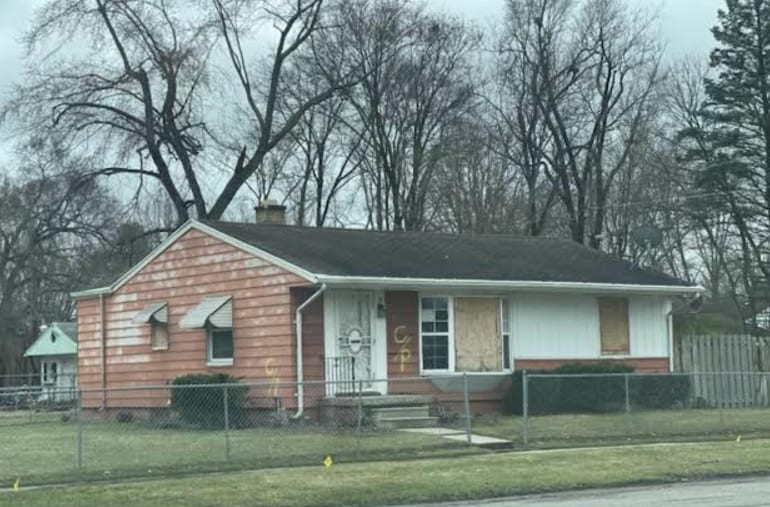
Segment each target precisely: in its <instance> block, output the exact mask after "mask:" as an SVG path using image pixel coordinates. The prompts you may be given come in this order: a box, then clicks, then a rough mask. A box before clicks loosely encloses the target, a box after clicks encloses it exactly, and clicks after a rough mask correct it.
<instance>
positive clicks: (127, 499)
mask: <svg viewBox="0 0 770 507" xmlns="http://www.w3.org/2000/svg"><path fill="white" fill-rule="evenodd" d="M768 472H770V440H752V441H746V440H743V441H741V442H740V443H736V442H735V441H734V440H733V441H729V442H709V443H699V444H672V445H666V446H648V447H637V448H634V449H633V450H631V449H629V448H601V449H578V450H559V451H547V452H536V453H507V454H497V455H483V456H468V457H461V458H454V459H440V460H439V459H429V460H420V461H408V462H400V463H398V462H387V463H359V464H341V465H334V466H332V467H331V468H329V469H325V468H323V467H322V466H316V467H303V468H296V469H281V470H264V471H258V472H237V473H229V474H215V475H208V476H199V477H188V478H183V479H163V480H155V481H149V480H145V481H141V482H131V483H125V484H117V485H112V486H108V487H107V486H105V485H96V486H70V487H58V488H54V489H42V490H30V491H24V490H23V489H22V491H21V492H19V493H10V492H5V493H2V492H0V505H13V506H14V507H33V506H34V507H38V506H44V505H56V506H57V507H76V506H78V507H79V506H82V505H109V506H111V507H129V506H131V507H133V506H136V505H142V506H143V507H182V506H185V507H214V506H227V507H247V506H248V507H253V506H258V505H270V506H275V507H304V506H308V507H309V506H315V507H337V506H343V505H361V506H368V505H385V504H398V503H407V502H408V503H412V502H427V501H440V500H468V499H472V498H485V497H493V496H504V495H515V494H520V493H530V492H542V491H554V490H564V489H572V488H585V487H594V486H615V485H622V484H629V483H633V484H638V483H644V482H657V481H672V480H677V479H682V478H701V477H709V476H720V475H735V474H756V473H768ZM22 486H23V484H22ZM53 499H55V501H54V500H53Z"/></svg>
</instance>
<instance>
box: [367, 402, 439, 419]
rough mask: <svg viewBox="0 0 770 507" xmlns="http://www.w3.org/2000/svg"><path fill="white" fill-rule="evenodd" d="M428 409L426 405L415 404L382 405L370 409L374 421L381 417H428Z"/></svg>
mask: <svg viewBox="0 0 770 507" xmlns="http://www.w3.org/2000/svg"><path fill="white" fill-rule="evenodd" d="M428 412H429V409H428V406H427V405H416V406H410V407H382V408H373V409H371V414H372V419H374V421H375V422H378V421H380V420H381V419H404V418H408V417H428V416H429V415H430V414H429V413H428Z"/></svg>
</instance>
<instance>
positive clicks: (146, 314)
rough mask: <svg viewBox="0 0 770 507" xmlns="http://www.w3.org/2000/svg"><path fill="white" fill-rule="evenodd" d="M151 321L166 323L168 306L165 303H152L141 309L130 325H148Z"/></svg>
mask: <svg viewBox="0 0 770 507" xmlns="http://www.w3.org/2000/svg"><path fill="white" fill-rule="evenodd" d="M151 320H155V321H156V322H162V323H164V324H167V323H168V304H167V303H166V302H165V301H162V302H159V303H152V304H149V305H147V306H145V307H144V308H142V309H141V311H140V312H139V313H137V314H136V315H135V316H134V318H133V319H132V320H131V323H132V324H148V323H149V322H150V321H151Z"/></svg>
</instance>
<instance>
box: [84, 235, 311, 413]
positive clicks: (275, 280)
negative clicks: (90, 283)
mask: <svg viewBox="0 0 770 507" xmlns="http://www.w3.org/2000/svg"><path fill="white" fill-rule="evenodd" d="M305 284H307V282H306V281H305V280H304V279H302V278H300V277H299V276H297V275H295V274H293V273H290V272H288V271H286V270H284V269H283V268H280V267H277V266H275V265H272V264H270V263H268V262H265V261H264V260H262V259H258V258H256V257H254V256H253V255H251V254H249V253H246V252H244V251H242V250H240V249H238V248H236V247H233V246H230V245H228V244H226V243H224V242H222V241H220V240H219V239H216V238H213V237H210V236H208V235H207V234H205V233H202V232H200V231H197V230H194V229H193V230H190V231H188V232H187V233H185V234H184V235H183V236H181V237H180V238H179V239H178V240H177V241H176V242H174V243H173V244H171V245H170V246H169V247H168V248H167V249H166V250H165V251H164V252H162V253H161V254H160V255H158V256H157V257H156V258H155V259H153V260H152V262H150V263H149V264H147V265H146V266H145V267H144V268H143V269H142V270H141V271H139V272H138V273H136V274H135V276H134V277H132V278H130V279H129V280H128V281H127V282H126V283H125V284H124V285H122V286H121V287H120V288H119V289H118V290H117V291H115V293H113V294H110V295H106V296H104V314H105V332H106V358H105V359H106V361H105V362H106V381H107V385H108V386H109V387H124V386H141V385H164V384H166V383H167V382H170V381H171V380H173V379H174V378H175V377H177V376H180V375H186V374H189V373H204V372H206V371H210V370H216V371H221V372H225V373H228V374H230V375H233V376H235V377H238V378H242V379H243V380H244V381H254V382H270V381H274V380H275V379H280V381H282V382H292V381H294V380H295V377H296V372H295V369H294V350H295V349H294V343H295V338H294V328H293V314H292V313H291V309H292V308H291V305H290V302H291V293H290V290H291V288H292V287H295V286H301V285H305ZM223 295H228V296H232V310H233V347H234V362H233V366H231V367H217V368H209V367H207V366H206V331H205V330H204V329H181V328H180V327H179V321H180V319H181V318H182V317H183V316H184V315H185V314H186V313H187V312H189V311H190V310H191V309H193V308H195V307H196V306H197V305H198V304H199V303H200V302H201V300H202V299H203V298H204V297H206V296H223ZM153 301H165V302H167V303H168V321H169V345H168V350H163V351H153V350H152V348H151V343H150V333H151V326H150V325H148V324H133V323H132V322H131V321H132V319H133V318H134V317H135V316H136V314H137V312H139V311H141V310H142V309H143V308H145V307H146V306H147V304H149V303H151V302H153ZM99 304H100V299H99V297H98V296H97V297H92V298H87V299H79V300H78V332H79V335H80V336H81V337H82V338H81V339H80V343H79V348H80V353H79V354H78V363H79V364H78V371H79V373H80V385H81V387H82V388H83V389H85V390H88V389H99V388H101V387H102V358H101V346H102V345H101V341H100V338H101V332H100V325H99V314H100V312H99ZM288 391H293V390H292V389H288V390H287V393H283V392H281V394H282V395H283V394H286V396H291V393H290V392H288ZM161 398H163V397H159V396H152V397H150V398H149V399H148V402H149V403H150V404H151V406H160V405H158V403H161V401H162V402H163V403H165V401H163V400H162V399H161ZM100 399H101V394H99V395H98V396H84V405H85V406H86V408H93V407H94V406H96V403H99V402H100V401H98V400H100ZM286 401H287V402H289V401H290V402H291V404H293V403H294V402H293V400H286ZM135 403H139V402H138V401H137V399H136V397H132V396H131V395H129V394H126V393H125V392H115V393H109V395H108V396H107V404H108V406H134V405H132V404H135ZM139 406H142V405H139Z"/></svg>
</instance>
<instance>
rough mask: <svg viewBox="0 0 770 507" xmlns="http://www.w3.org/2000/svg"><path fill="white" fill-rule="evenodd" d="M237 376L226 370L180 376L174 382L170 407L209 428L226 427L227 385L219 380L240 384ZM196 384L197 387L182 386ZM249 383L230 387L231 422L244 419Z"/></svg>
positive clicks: (188, 421) (202, 426)
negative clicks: (220, 385) (225, 387)
mask: <svg viewBox="0 0 770 507" xmlns="http://www.w3.org/2000/svg"><path fill="white" fill-rule="evenodd" d="M237 383H239V381H238V379H237V378H235V377H231V376H229V375H226V374H224V373H213V374H193V375H184V376H181V377H177V378H175V379H174V381H173V382H172V383H171V385H172V386H175V388H172V390H171V408H172V409H173V410H174V411H176V412H177V413H178V414H179V417H180V418H181V419H182V420H183V421H184V422H186V423H188V424H192V425H195V426H198V427H201V428H206V429H220V428H224V424H225V417H224V415H225V389H224V388H223V387H214V386H216V385H217V384H237ZM183 386H196V387H183ZM247 393H248V387H247V386H240V385H239V386H230V387H228V388H227V408H228V416H229V417H228V419H229V422H230V424H232V425H233V426H237V425H238V424H239V421H242V420H243V419H244V414H245V404H246V395H247Z"/></svg>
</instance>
